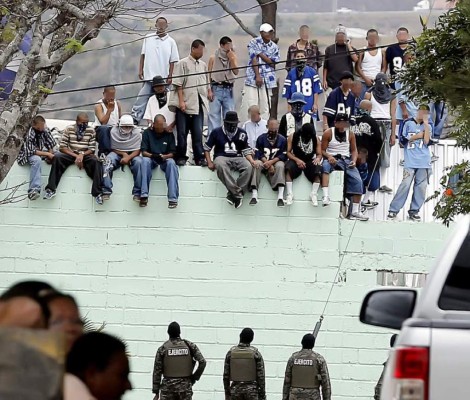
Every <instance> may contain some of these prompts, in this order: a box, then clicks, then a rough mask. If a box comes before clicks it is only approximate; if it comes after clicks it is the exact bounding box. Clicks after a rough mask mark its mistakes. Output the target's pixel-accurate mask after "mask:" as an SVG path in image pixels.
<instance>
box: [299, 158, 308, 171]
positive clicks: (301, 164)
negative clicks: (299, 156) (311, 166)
mask: <svg viewBox="0 0 470 400" xmlns="http://www.w3.org/2000/svg"><path fill="white" fill-rule="evenodd" d="M296 164H297V166H298V167H299V168H300V169H305V167H306V166H307V165H306V164H305V163H304V162H303V161H302V160H299V161H296Z"/></svg>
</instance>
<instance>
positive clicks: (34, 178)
mask: <svg viewBox="0 0 470 400" xmlns="http://www.w3.org/2000/svg"><path fill="white" fill-rule="evenodd" d="M28 163H29V165H31V172H30V174H29V189H28V193H31V192H40V191H41V163H42V158H41V157H39V156H36V155H34V156H30V157H28Z"/></svg>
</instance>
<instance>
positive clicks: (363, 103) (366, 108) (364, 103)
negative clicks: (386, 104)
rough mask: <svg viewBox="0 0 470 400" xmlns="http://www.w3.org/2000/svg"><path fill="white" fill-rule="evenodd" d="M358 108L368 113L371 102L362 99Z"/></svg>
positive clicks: (370, 109)
mask: <svg viewBox="0 0 470 400" xmlns="http://www.w3.org/2000/svg"><path fill="white" fill-rule="evenodd" d="M359 109H360V110H362V111H364V112H365V113H367V114H370V113H371V111H372V102H371V101H370V100H362V101H361V103H360V104H359Z"/></svg>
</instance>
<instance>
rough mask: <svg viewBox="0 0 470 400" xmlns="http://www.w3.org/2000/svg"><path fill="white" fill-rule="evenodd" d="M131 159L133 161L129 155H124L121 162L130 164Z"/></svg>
mask: <svg viewBox="0 0 470 400" xmlns="http://www.w3.org/2000/svg"><path fill="white" fill-rule="evenodd" d="M130 161H131V159H130V157H129V156H124V157H122V158H121V161H120V163H121V165H128V164H129V162H130Z"/></svg>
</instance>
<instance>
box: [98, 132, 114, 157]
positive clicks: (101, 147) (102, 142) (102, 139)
mask: <svg viewBox="0 0 470 400" xmlns="http://www.w3.org/2000/svg"><path fill="white" fill-rule="evenodd" d="M111 128H112V126H111V125H99V126H97V127H95V132H96V141H97V142H98V156H100V155H101V154H104V155H107V154H109V152H110V151H111Z"/></svg>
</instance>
